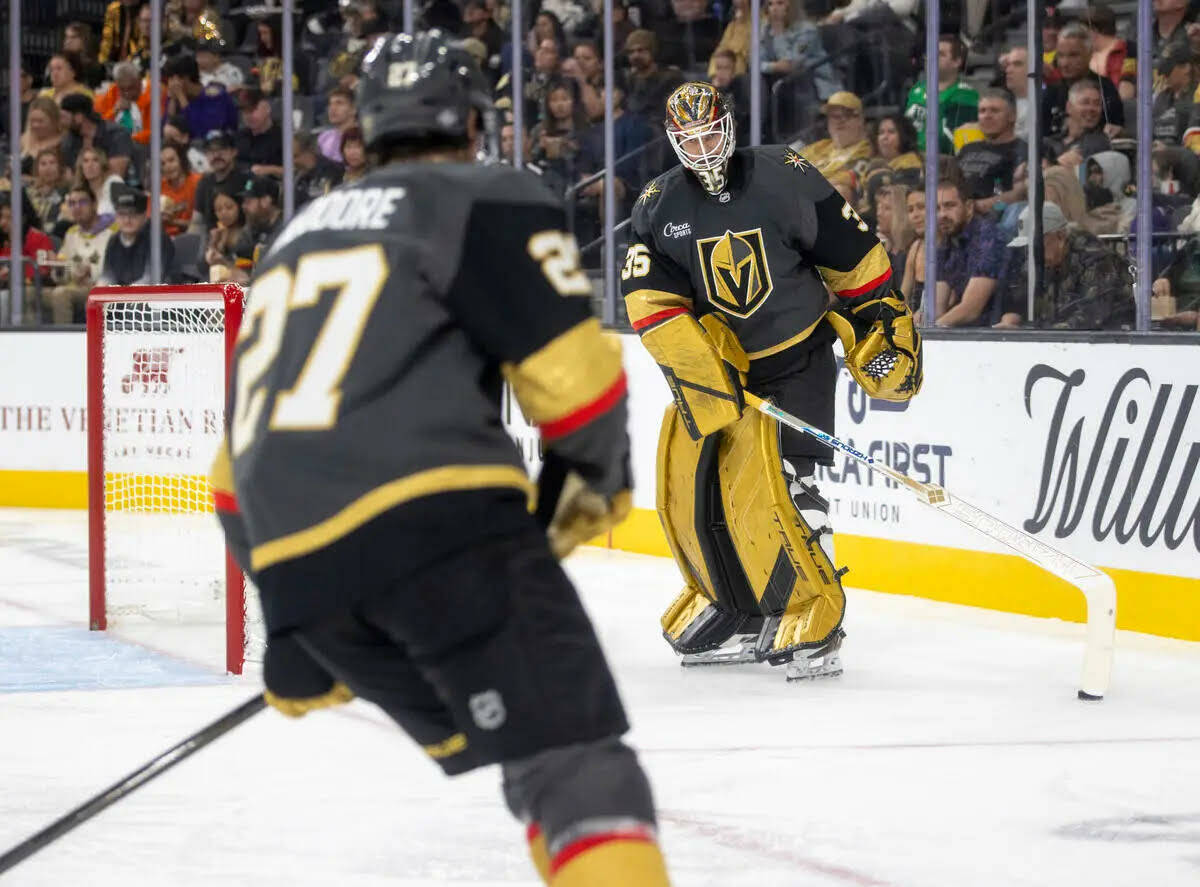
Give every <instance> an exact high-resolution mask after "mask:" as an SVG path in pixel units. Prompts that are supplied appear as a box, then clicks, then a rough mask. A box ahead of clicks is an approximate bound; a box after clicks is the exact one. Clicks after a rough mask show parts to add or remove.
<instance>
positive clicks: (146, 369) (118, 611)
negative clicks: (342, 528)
mask: <svg viewBox="0 0 1200 887" xmlns="http://www.w3.org/2000/svg"><path fill="white" fill-rule="evenodd" d="M244 304H245V293H244V291H243V290H242V288H241V287H240V286H238V285H236V284H232V283H226V284H196V285H186V286H128V287H98V288H96V289H94V290H92V292H91V293H90V294H89V296H88V301H87V406H88V416H89V421H88V423H87V439H88V574H89V576H88V585H89V594H88V599H89V619H88V623H89V626H90V627H91V628H92V629H93V630H96V631H102V630H104V629H105V628H107V627H108V624H109V622H110V620H111V619H113V618H114V617H116V618H118V619H123V618H126V617H128V618H130V619H131V620H135V619H136V620H143V621H149V622H151V623H154V622H162V621H165V622H169V623H171V624H174V625H191V624H207V625H210V626H220V625H221V624H222V623H223V626H224V631H223V635H224V646H225V655H224V660H225V668H226V670H227V671H229V672H231V673H233V674H241V672H242V668H243V663H244V661H245V658H246V649H247V639H248V632H247V621H248V619H247V612H248V611H247V606H246V598H247V592H246V588H247V583H246V581H245V578H244V577H243V575H242V573H241V570H239V569H238V567H237V565H236V564H235V563H234V561H233V559H232V558H231V557H230V556H229V554H228V552H227V551H226V549H225V546H224V539H223V537H222V536H221V535H220V530H219V526H218V524H217V520H216V517H215V516H214V515H213V514H212V497H211V491H210V489H209V485H208V477H207V474H208V468H209V466H210V465H211V463H212V459H213V456H214V455H215V453H216V448H217V446H218V444H219V442H220V439H221V435H222V433H223V431H224V413H225V391H226V388H227V382H228V377H229V366H230V360H231V358H232V355H233V346H234V341H235V340H236V338H237V332H238V326H239V324H240V322H241V317H242V309H243V306H244ZM251 618H253V614H252V617H251ZM209 636H210V637H215V633H212V632H210V635H209ZM216 643H217V642H216V641H215V640H212V641H210V645H215V644H216ZM204 652H205V653H208V652H212V653H213V654H214V655H215V651H207V650H205V651H204ZM202 658H205V659H207V658H208V657H207V656H204V657H202Z"/></svg>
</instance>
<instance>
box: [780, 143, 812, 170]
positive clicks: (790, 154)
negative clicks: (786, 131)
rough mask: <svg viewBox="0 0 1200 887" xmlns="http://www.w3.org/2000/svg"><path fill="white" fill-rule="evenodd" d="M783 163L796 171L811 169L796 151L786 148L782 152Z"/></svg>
mask: <svg viewBox="0 0 1200 887" xmlns="http://www.w3.org/2000/svg"><path fill="white" fill-rule="evenodd" d="M783 162H784V163H786V164H787V165H788V166H790V167H792V168H793V169H798V170H800V171H801V172H803V171H804V170H806V169H812V164H811V163H809V162H808V161H807V160H805V159H804V158H803V157H801V156H800V154H798V153H797V152H796V151H793V150H792V149H791V148H788V149H787V150H786V151H784V152H783Z"/></svg>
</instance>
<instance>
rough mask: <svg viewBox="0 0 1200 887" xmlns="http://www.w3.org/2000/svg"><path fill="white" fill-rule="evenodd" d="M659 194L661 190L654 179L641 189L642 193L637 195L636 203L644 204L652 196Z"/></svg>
mask: <svg viewBox="0 0 1200 887" xmlns="http://www.w3.org/2000/svg"><path fill="white" fill-rule="evenodd" d="M661 193H662V189H661V188H659V187H658V182H657V181H656V180H655V179H651V180H650V181H649V182H647V183H646V187H645V188H643V189H642V193H641V194H639V195H638V199H637V202H638V203H645V202H646V201H647V200H649V199H650V198H651V197H653V196H654V195H656V194H661Z"/></svg>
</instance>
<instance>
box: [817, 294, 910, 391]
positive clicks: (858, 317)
mask: <svg viewBox="0 0 1200 887" xmlns="http://www.w3.org/2000/svg"><path fill="white" fill-rule="evenodd" d="M826 317H828V318H829V322H830V324H831V325H832V326H833V328H834V330H836V331H837V335H838V338H839V339H841V341H842V349H843V350H844V351H845V352H846V369H848V370H849V371H850V375H851V376H853V377H854V381H855V382H857V383H858V384H859V385H861V386H862V389H863V391H865V392H866V393H867V396H868V397H873V398H876V399H877V400H893V401H906V400H910V399H911V398H912V397H913V396H914V395H916V393H917V392H918V391H920V390H921V382H922V381H923V380H924V374H925V370H924V357H923V354H922V348H923V346H922V342H921V333H920V332H919V331H918V330H917V328H916V326H914V324H913V316H912V312H911V311H909V310H908V306H907V305H906V304H904V300H903V299H902V298H901V297H900V296H899V295H897V294H893V295H891V296H884V297H883V298H880V299H870V300H868V301H866V302H863V303H861V304H858V305H854V306H853V307H850V306H845V307H843V308H840V309H839V310H834V311H830V312H829V313H828V314H827V315H826Z"/></svg>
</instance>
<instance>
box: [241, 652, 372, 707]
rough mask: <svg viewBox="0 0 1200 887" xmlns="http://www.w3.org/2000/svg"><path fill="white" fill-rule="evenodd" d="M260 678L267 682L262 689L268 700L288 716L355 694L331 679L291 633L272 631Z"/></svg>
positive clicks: (333, 703) (348, 698) (326, 705)
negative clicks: (281, 633)
mask: <svg viewBox="0 0 1200 887" xmlns="http://www.w3.org/2000/svg"><path fill="white" fill-rule="evenodd" d="M263 682H264V683H265V684H266V685H267V689H266V691H265V692H264V693H263V698H264V699H265V700H266V701H267V704H268V705H270V706H271V707H272V708H276V709H278V710H279V711H281V712H283V713H284V714H285V715H287V716H288V717H289V718H298V717H302V716H303V715H306V714H308V713H309V712H310V711H316V710H317V709H319V708H331V707H333V706H335V705H341V704H343V703H345V702H349V701H350V700H351V699H353V698H354V693H352V692H351V691H350V688H349V687H347V686H346V685H345V684H343V683H342V682H341V681H336V680H334V678H333V676H332V675H330V674H329V672H327V671H325V669H324V668H322V667H321V665H320V663H318V662H317V661H316V660H315V659H313V658H312V656H310V655H309V654H308V651H306V650H305V649H304V648H303V647H302V646H300V643H299V641H297V640H296V638H295V636H294V635H291V634H283V635H275V636H274V637H272V638H271V639H270V640H269V641H268V642H267V652H266V655H265V656H264V657H263Z"/></svg>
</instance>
